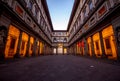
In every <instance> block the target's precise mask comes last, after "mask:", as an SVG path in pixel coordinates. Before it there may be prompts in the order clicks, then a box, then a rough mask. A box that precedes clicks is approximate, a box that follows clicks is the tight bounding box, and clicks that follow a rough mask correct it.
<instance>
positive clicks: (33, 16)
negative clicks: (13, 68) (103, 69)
mask: <svg viewBox="0 0 120 81" xmlns="http://www.w3.org/2000/svg"><path fill="white" fill-rule="evenodd" d="M119 49H120V0H75V2H74V5H73V9H72V13H71V16H70V20H69V23H68V28H67V30H65V31H63V30H57V31H56V30H53V26H52V22H51V18H50V14H49V10H48V6H47V3H46V0H0V53H1V54H0V57H1V58H13V57H25V56H28V57H30V56H38V55H48V54H73V55H82V56H90V57H97V58H106V59H114V60H116V59H120V50H119Z"/></svg>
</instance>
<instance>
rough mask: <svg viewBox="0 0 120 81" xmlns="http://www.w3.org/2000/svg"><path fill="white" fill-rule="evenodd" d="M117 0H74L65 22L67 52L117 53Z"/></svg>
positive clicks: (111, 55) (119, 6)
mask: <svg viewBox="0 0 120 81" xmlns="http://www.w3.org/2000/svg"><path fill="white" fill-rule="evenodd" d="M119 11H120V0H75V3H74V7H73V10H72V14H71V18H70V21H69V24H68V32H69V33H70V36H69V37H68V38H69V39H68V46H69V52H70V53H71V54H76V55H87V56H90V57H98V58H102V57H104V58H108V59H118V58H119V57H120V50H119V49H120V41H119V39H120V35H119V33H120V32H119V30H120V23H119V22H120V19H119V18H120V12H119Z"/></svg>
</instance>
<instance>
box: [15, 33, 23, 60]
mask: <svg viewBox="0 0 120 81" xmlns="http://www.w3.org/2000/svg"><path fill="white" fill-rule="evenodd" d="M21 43H22V31H20V35H19V40H18V46H17V51H16V54H15V55H14V57H15V58H20V47H21Z"/></svg>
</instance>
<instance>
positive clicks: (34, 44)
mask: <svg viewBox="0 0 120 81" xmlns="http://www.w3.org/2000/svg"><path fill="white" fill-rule="evenodd" d="M37 41H38V39H37V38H35V40H34V43H33V53H32V56H36V49H37Z"/></svg>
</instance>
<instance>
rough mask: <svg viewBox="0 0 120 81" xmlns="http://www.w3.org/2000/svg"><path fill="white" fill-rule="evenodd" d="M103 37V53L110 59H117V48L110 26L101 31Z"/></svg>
mask: <svg viewBox="0 0 120 81" xmlns="http://www.w3.org/2000/svg"><path fill="white" fill-rule="evenodd" d="M102 36H103V43H104V47H105V53H106V55H107V56H108V58H110V59H116V58H117V52H116V50H117V48H116V44H115V37H114V32H113V28H112V25H110V26H108V27H107V28H105V29H103V31H102Z"/></svg>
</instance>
